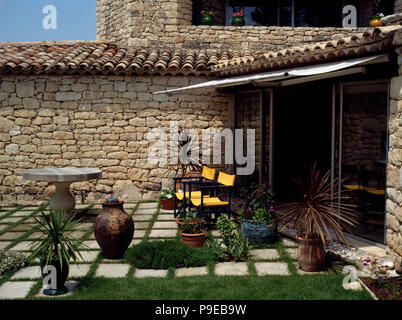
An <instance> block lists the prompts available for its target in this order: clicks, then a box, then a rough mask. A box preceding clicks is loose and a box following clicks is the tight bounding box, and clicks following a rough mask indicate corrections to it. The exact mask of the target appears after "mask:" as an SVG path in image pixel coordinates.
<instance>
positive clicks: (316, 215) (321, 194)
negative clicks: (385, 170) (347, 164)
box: [276, 164, 357, 272]
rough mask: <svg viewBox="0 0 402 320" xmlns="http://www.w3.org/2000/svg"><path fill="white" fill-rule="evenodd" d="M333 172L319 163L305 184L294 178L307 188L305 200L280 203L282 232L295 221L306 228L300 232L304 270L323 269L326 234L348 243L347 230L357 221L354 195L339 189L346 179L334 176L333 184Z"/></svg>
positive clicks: (300, 185)
mask: <svg viewBox="0 0 402 320" xmlns="http://www.w3.org/2000/svg"><path fill="white" fill-rule="evenodd" d="M330 176H331V172H330V171H328V172H327V173H325V174H324V175H322V174H321V173H320V171H319V170H318V169H317V166H316V164H314V166H313V167H312V169H311V170H310V175H309V181H308V182H307V183H306V184H304V183H303V182H302V180H301V179H300V178H299V179H297V180H296V179H293V180H294V181H295V182H296V183H297V184H298V185H299V187H300V188H301V190H302V191H303V194H304V196H303V200H301V201H299V202H294V203H287V204H283V205H280V206H279V207H278V208H277V212H278V213H281V215H282V216H281V217H279V218H278V219H277V220H276V223H279V222H283V225H282V226H281V229H280V230H281V231H282V230H283V229H284V228H285V227H286V226H287V225H288V224H289V223H290V222H294V226H295V227H296V229H297V230H304V232H301V233H299V234H298V235H297V240H298V242H299V250H298V253H297V259H298V263H299V266H300V269H301V270H304V271H311V272H313V271H319V270H321V269H322V268H323V266H324V263H325V256H326V253H325V249H324V245H326V244H327V239H326V237H327V238H328V239H329V240H330V241H332V234H331V230H332V232H333V234H334V235H335V237H336V238H337V239H338V240H339V241H342V242H344V243H345V244H346V245H347V246H348V247H349V245H348V242H347V240H346V238H345V236H344V235H343V230H346V231H347V232H349V233H352V231H351V229H350V227H354V226H355V225H356V224H357V220H356V217H357V214H356V211H355V208H356V206H355V205H354V204H350V203H347V201H349V200H350V197H349V196H347V195H346V194H345V192H346V191H343V190H342V191H338V190H337V188H340V187H341V185H342V184H343V182H344V181H345V179H342V180H339V179H338V178H336V179H334V181H333V182H332V183H331V180H330Z"/></svg>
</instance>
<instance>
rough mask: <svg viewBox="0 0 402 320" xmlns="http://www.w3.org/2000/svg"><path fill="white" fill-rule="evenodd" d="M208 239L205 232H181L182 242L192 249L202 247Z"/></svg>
mask: <svg viewBox="0 0 402 320" xmlns="http://www.w3.org/2000/svg"><path fill="white" fill-rule="evenodd" d="M206 237H207V233H206V232H205V231H203V232H201V233H195V234H192V233H183V232H180V241H181V242H183V243H185V244H187V245H189V246H190V247H202V246H203V245H204V243H205V239H206Z"/></svg>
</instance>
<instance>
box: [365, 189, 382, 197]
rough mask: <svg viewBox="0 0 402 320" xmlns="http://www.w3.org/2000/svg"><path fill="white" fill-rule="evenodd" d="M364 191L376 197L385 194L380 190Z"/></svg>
mask: <svg viewBox="0 0 402 320" xmlns="http://www.w3.org/2000/svg"><path fill="white" fill-rule="evenodd" d="M364 190H366V191H367V192H368V193H371V194H374V195H377V196H382V195H384V194H385V190H381V189H375V188H364Z"/></svg>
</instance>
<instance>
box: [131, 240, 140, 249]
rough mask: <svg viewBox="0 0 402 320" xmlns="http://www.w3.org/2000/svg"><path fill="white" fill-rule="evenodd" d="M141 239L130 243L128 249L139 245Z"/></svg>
mask: <svg viewBox="0 0 402 320" xmlns="http://www.w3.org/2000/svg"><path fill="white" fill-rule="evenodd" d="M141 241H142V239H134V240H133V241H131V243H130V245H129V246H128V247H129V248H131V247H134V246H135V245H137V244H139V243H141Z"/></svg>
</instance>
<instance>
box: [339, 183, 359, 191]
mask: <svg viewBox="0 0 402 320" xmlns="http://www.w3.org/2000/svg"><path fill="white" fill-rule="evenodd" d="M343 186H344V187H345V188H346V189H348V190H351V191H355V190H363V186H361V185H359V184H344V185H343Z"/></svg>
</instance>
